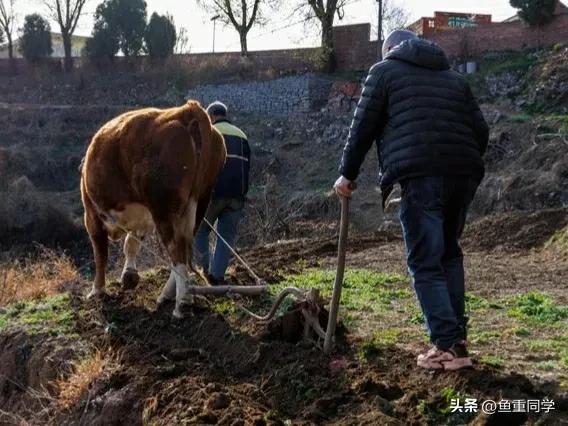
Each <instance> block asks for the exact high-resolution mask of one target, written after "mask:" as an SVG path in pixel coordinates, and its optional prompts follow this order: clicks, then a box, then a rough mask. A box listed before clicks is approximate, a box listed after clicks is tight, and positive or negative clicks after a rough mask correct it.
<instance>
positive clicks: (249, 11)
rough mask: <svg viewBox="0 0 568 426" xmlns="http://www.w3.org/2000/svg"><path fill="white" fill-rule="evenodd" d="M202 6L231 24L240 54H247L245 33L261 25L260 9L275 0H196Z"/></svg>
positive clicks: (262, 21)
mask: <svg viewBox="0 0 568 426" xmlns="http://www.w3.org/2000/svg"><path fill="white" fill-rule="evenodd" d="M197 1H198V3H199V4H200V5H202V7H204V8H205V9H206V10H209V11H210V12H212V13H213V14H216V15H219V16H220V18H219V19H220V20H221V21H222V22H223V23H224V24H226V25H232V26H233V27H234V28H235V30H236V31H237V32H238V33H239V39H240V43H241V55H242V56H248V41H247V35H248V33H249V31H250V30H251V28H252V27H253V26H254V25H262V24H264V23H265V20H264V19H263V18H262V13H261V9H262V8H263V6H273V5H274V4H275V3H276V0H197Z"/></svg>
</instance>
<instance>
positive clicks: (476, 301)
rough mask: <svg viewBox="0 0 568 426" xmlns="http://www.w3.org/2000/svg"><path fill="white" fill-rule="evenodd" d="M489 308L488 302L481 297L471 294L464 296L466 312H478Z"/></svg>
mask: <svg viewBox="0 0 568 426" xmlns="http://www.w3.org/2000/svg"><path fill="white" fill-rule="evenodd" d="M488 307H489V302H488V301H487V299H484V298H483V297H481V296H477V295H475V294H472V293H466V294H465V309H466V311H469V312H471V311H478V310H481V309H487V308H488Z"/></svg>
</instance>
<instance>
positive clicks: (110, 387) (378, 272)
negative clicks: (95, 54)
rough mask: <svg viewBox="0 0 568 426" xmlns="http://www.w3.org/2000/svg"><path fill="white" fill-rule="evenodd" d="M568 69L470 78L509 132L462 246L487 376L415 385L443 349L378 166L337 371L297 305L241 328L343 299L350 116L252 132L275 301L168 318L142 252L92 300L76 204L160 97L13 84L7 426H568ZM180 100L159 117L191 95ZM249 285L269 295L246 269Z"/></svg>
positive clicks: (0, 217)
mask: <svg viewBox="0 0 568 426" xmlns="http://www.w3.org/2000/svg"><path fill="white" fill-rule="evenodd" d="M567 53H568V50H566V49H565V50H562V51H560V52H548V53H547V52H544V53H539V54H534V53H527V54H526V55H521V56H519V57H517V56H518V55H517V54H515V55H513V56H512V57H511V58H505V59H499V60H500V61H501V62H499V61H496V60H494V59H492V60H491V61H493V62H491V61H490V62H489V63H488V64H486V67H485V71H484V72H482V73H480V74H479V75H478V76H476V77H475V78H474V79H472V83H473V85H474V88H475V90H476V92H477V93H479V94H480V96H481V99H482V101H483V106H482V108H483V110H484V112H485V115H486V117H487V118H488V121H490V123H491V128H492V133H491V142H490V146H489V151H488V155H487V157H486V162H487V176H486V179H485V181H484V183H483V184H482V185H481V187H480V188H479V191H478V194H477V196H476V200H475V202H474V204H473V206H472V212H471V213H472V214H471V217H470V220H469V222H468V225H467V227H466V231H465V234H464V238H463V245H464V251H465V254H466V259H465V261H466V274H467V277H466V280H467V289H468V296H467V311H468V314H469V316H470V322H469V324H470V329H469V335H468V343H469V347H470V348H471V349H470V351H471V354H472V357H473V359H474V365H475V369H473V370H467V371H460V372H454V373H440V372H427V371H424V370H422V369H419V368H418V367H416V365H415V363H416V361H415V358H416V354H417V353H419V352H420V351H422V350H424V349H426V348H427V347H428V345H429V344H428V340H427V337H426V331H425V327H424V323H423V322H424V321H423V318H422V315H421V312H420V309H419V306H418V303H417V301H416V299H415V296H414V292H413V289H412V286H411V283H410V279H409V277H408V274H407V272H406V268H405V264H404V256H405V254H404V247H403V243H402V240H401V231H400V229H399V227H398V225H397V224H396V223H397V222H396V218H395V217H394V216H392V217H391V216H389V215H383V214H382V212H381V209H380V202H379V194H378V193H377V189H376V166H375V163H374V161H376V159H375V158H373V157H374V155H371V158H370V159H369V160H368V161H367V162H366V164H365V166H364V170H363V172H362V175H361V178H360V179H359V181H358V183H359V189H358V191H357V194H356V197H355V198H354V200H353V203H352V213H353V214H352V223H351V227H350V237H349V242H348V255H347V271H346V276H345V283H344V289H343V297H342V304H341V308H340V321H341V323H340V326H339V329H338V341H337V346H336V349H335V351H334V352H333V353H332V355H330V356H326V355H324V354H323V352H322V351H321V349H320V347H319V346H320V345H321V342H305V341H302V340H301V339H300V338H299V336H300V324H299V322H298V318H299V313H298V306H296V305H295V304H293V303H292V302H288V303H286V304H284V305H283V307H282V308H281V309H280V310H279V312H278V315H277V319H276V320H275V321H273V322H271V323H270V324H268V325H263V324H260V323H258V322H255V321H253V320H251V319H250V318H249V317H248V316H246V315H245V314H244V313H243V312H242V311H241V310H240V309H239V305H243V306H245V307H246V308H248V309H250V310H252V311H254V312H258V313H264V312H266V311H267V310H268V309H269V307H270V306H271V303H272V301H273V299H274V296H275V295H276V294H277V293H278V292H279V290H280V289H282V288H284V287H286V286H291V285H292V286H297V287H302V288H314V287H315V288H319V289H320V290H321V292H322V295H323V296H324V298H325V299H326V301H328V300H329V296H330V294H331V289H332V286H333V281H334V274H335V256H336V251H337V230H338V224H337V217H338V202H337V199H336V197H335V196H334V195H333V194H332V193H331V191H330V186H331V184H332V182H333V180H334V178H335V177H336V168H337V160H338V158H339V155H340V152H341V149H342V138H343V137H344V134H345V132H346V126H347V125H348V124H349V120H350V116H349V114H347V113H345V112H344V111H343V112H342V111H338V110H334V109H333V107H332V106H327V107H326V108H327V109H325V110H322V111H321V112H315V111H314V112H311V113H309V114H306V115H304V116H301V117H300V116H294V117H270V118H267V117H263V116H259V115H255V114H235V121H236V122H237V123H238V124H239V125H242V127H244V128H246V129H247V133H248V134H249V136H250V138H251V141H253V158H254V159H255V161H254V162H253V170H252V175H253V176H252V182H253V187H252V188H251V203H250V205H249V206H247V210H246V217H245V221H244V223H243V226H242V228H241V235H242V237H241V240H240V243H239V250H240V251H241V253H242V255H243V257H244V258H245V259H246V260H247V261H248V262H249V263H250V265H251V267H252V268H253V269H254V270H255V271H256V272H257V273H258V274H259V275H260V276H261V277H262V278H263V279H265V280H267V282H268V283H269V284H270V294H267V295H265V296H263V297H261V298H257V299H246V298H245V299H213V298H210V299H206V298H198V299H197V301H196V303H195V305H194V306H193V308H192V310H191V312H190V315H189V316H188V317H187V318H185V319H183V320H175V319H173V318H172V316H171V311H172V308H173V307H172V306H171V305H170V306H164V307H162V308H160V309H158V310H157V309H156V298H157V295H158V294H159V292H160V290H161V286H162V285H163V284H164V282H165V280H166V279H167V277H168V273H169V272H168V270H167V269H166V268H165V267H164V263H163V262H162V260H161V259H159V258H156V256H154V255H152V254H151V253H149V252H148V251H145V250H143V252H142V253H141V260H140V264H141V265H142V267H141V271H142V279H141V282H140V284H139V285H138V287H137V288H136V289H134V290H129V291H124V290H122V289H121V287H120V284H119V282H118V277H119V275H120V268H121V267H122V262H123V256H122V254H121V248H120V245H118V244H114V245H113V246H112V248H111V261H110V277H109V281H108V283H107V285H108V287H109V295H108V296H106V297H104V298H103V299H102V300H96V301H87V300H86V299H85V294H86V293H87V292H88V290H89V287H90V286H91V284H92V277H93V263H92V255H91V251H90V247H89V245H88V242H87V239H86V234H85V231H84V229H83V226H82V223H81V215H82V207H81V204H80V201H79V192H78V189H77V188H78V186H77V185H78V173H77V166H78V165H79V163H80V160H81V157H82V155H83V153H84V150H85V147H86V145H87V143H88V141H89V138H90V136H91V135H92V133H93V132H94V131H95V130H96V129H97V128H98V127H99V126H100V125H101V124H102V123H104V122H105V121H106V120H108V119H109V118H110V117H113V116H114V115H116V114H117V113H119V112H122V111H124V110H127V109H131V108H134V107H135V104H138V103H141V102H145V101H147V99H150V98H152V97H153V96H154V95H156V96H157V94H158V93H159V92H160V91H161V90H162V89H163V88H162V87H160V85H159V84H158V83H156V82H155V81H153V82H148V81H147V80H146V79H145V78H144V77H143V76H136V78H135V79H133V81H134V82H135V84H134V83H133V84H134V86H133V87H134V88H133V89H132V90H131V91H130V92H129V93H127V94H125V95H124V94H118V95H117V97H118V99H113V101H114V103H113V102H111V100H109V96H110V95H109V94H113V93H114V91H115V88H114V87H113V84H116V85H123V84H124V81H128V80H129V77H128V76H125V75H121V76H119V77H117V81H116V82H114V83H113V82H112V81H111V80H110V79H109V80H105V79H103V80H104V81H98V80H97V81H93V82H90V83H89V90H92V91H94V93H93V99H94V100H93V101H92V104H90V103H89V102H90V98H89V96H88V93H85V92H81V93H80V94H78V95H77V96H76V99H75V100H76V101H77V102H78V103H80V104H81V105H73V103H72V102H73V101H74V99H73V97H74V92H73V91H74V90H75V88H74V86H73V84H66V85H65V86H64V88H63V89H62V90H57V86H56V85H55V84H56V83H50V84H44V83H42V84H43V85H41V87H39V88H38V90H37V91H36V90H21V88H18V86H17V84H16V83H18V82H17V81H16V82H14V83H13V84H12V83H11V82H9V81H1V80H0V83H1V88H2V90H4V91H5V93H6V99H0V110H1V111H2V112H3V113H4V114H2V115H1V116H0V177H1V178H2V179H1V181H0V425H4V424H6V425H12V424H18V425H25V424H33V425H36V424H38V425H39V424H42V425H43V424H62V425H75V424H79V425H87V424H88V425H123V424H128V425H138V424H148V425H171V424H221V425H235V426H236V425H265V424H266V425H290V424H300V425H302V424H306V425H307V424H341V425H351V424H352V425H365V424H367V425H391V424H392V425H409V424H410V425H441V424H445V425H461V424H472V425H526V424H528V425H537V424H538V425H561V424H568V331H567V330H568V210H567V208H566V206H567V205H568V190H567V188H568V185H567V182H568V162H567V157H566V155H565V154H566V135H567V131H568V127H567V123H568V121H567V116H566V109H562V108H566V104H565V99H564V98H558V99H560V100H559V101H558V103H555V104H554V105H551V106H550V108H548V107H547V108H544V107H543V106H542V105H543V102H544V101H545V99H544V98H543V97H542V96H543V93H549V92H550V93H555V92H553V90H554V88H555V87H557V86H555V85H550V87H549V86H547V80H546V79H545V78H548V77H546V76H547V75H549V74H554V73H555V72H556V71H554V69H556V68H554V66H557V69H564V68H562V67H565V62H564V61H563V58H565V57H566V54H567ZM551 67H552V68H551ZM503 73H508V74H507V75H509V74H510V75H512V76H513V77H514V78H513V84H515V85H517V86H518V87H515V90H516V92H515V93H516V94H515V95H514V96H513V95H511V96H508V95H507V96H504V95H500V94H499V93H500V91H502V90H503V88H502V86H500V85H502V84H503V83H502V82H501V80H506V81H508V82H509V81H511V78H509V77H510V76H509V77H507V78H503ZM547 73H548V74H547ZM556 74H558V75H560V74H561V73H560V72H557V73H556ZM562 75H563V74H562ZM500 79H501V80H500ZM496 82H497V83H496ZM531 82H536V83H535V86H538V87H541V88H543V89H542V90H540V91H536V92H534V91H533V86H531V84H530V83H531ZM20 83H21V82H20ZM25 83H26V84H30V85H31V87H32V89H33V87H35V86H33V85H34V84H39V83H38V82H35V83H33V82H32V83H29V82H25ZM22 84H23V83H22ZM555 84H556V83H555ZM495 85H497V86H498V89H497V90H495V88H494V86H495ZM11 86H13V88H11ZM99 86H100V88H99V89H100V90H99V89H97V87H99ZM137 88H139V89H140V90H138V91H137V90H136V89H137ZM76 90H77V91H79V89H76ZM81 90H82V89H81ZM97 90H99V91H97ZM169 90H170V91H169V92H167V99H166V96H165V95H164V97H163V98H158V99H159V104H160V105H161V104H169V103H171V102H174V100H175V102H177V101H178V100H179V99H181V98H182V97H183V96H182V94H181V92H176V91H175V90H177V89H176V88H174V87H171V88H170V89H169ZM180 90H181V89H180ZM144 91H147V92H144ZM121 96H124V99H122V98H121ZM129 96H132V103H131V104H128V98H129ZM546 96H548V95H546ZM550 96H552V95H550ZM519 99H521V100H523V102H525V103H526V104H527V106H525V107H519V106H518V105H517V103H518V102H519ZM554 99H556V98H554ZM16 102H17V103H18V105H15V103H16ZM147 102H150V101H147ZM157 102H158V101H157ZM563 102H564V103H563ZM330 105H331V102H330ZM329 129H332V131H330V130H329ZM334 132H335V133H334ZM322 135H327V136H326V137H323V136H322ZM314 158H317V159H318V161H314ZM290 171H294V173H291V172H290ZM149 244H151V247H152V249H153V250H154V251H158V252H161V250H162V249H161V248H160V247H159V245H157V243H156V241H154V240H153V239H152V240H151V242H150V243H149ZM230 279H231V281H233V282H234V283H235V284H251V283H252V280H251V278H250V277H249V276H248V274H247V273H246V272H245V270H244V269H243V268H242V267H241V266H239V265H238V264H233V265H232V266H231V269H230ZM324 316H325V315H324ZM466 398H472V399H477V401H478V403H479V404H481V403H482V401H486V400H493V401H496V402H499V401H501V400H510V401H513V400H517V401H518V400H538V401H541V402H542V401H549V400H551V401H554V409H553V410H550V412H548V413H547V412H545V410H544V409H543V410H540V412H535V411H534V410H533V412H532V413H529V414H527V413H524V412H517V413H513V412H511V413H497V414H492V415H488V414H484V413H482V412H481V411H480V410H479V411H478V412H452V409H451V404H452V400H456V399H459V400H460V401H462V402H463V401H464V400H465V399H466ZM542 407H545V404H543V406H542Z"/></svg>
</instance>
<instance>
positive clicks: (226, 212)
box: [194, 198, 244, 280]
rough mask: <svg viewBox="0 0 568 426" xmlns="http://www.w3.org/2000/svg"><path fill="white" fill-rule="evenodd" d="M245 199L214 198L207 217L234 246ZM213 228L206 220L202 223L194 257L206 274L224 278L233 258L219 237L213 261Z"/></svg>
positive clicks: (198, 232)
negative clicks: (210, 235)
mask: <svg viewBox="0 0 568 426" xmlns="http://www.w3.org/2000/svg"><path fill="white" fill-rule="evenodd" d="M243 208H244V200H243V199H242V198H213V199H212V200H211V204H209V208H208V209H207V213H206V214H205V218H206V219H207V220H208V221H209V223H211V224H212V225H215V222H217V224H216V229H217V232H218V233H219V234H220V235H221V236H222V237H223V238H224V239H225V241H226V242H227V243H228V244H229V245H231V247H234V245H235V242H236V241H237V235H238V225H239V221H240V219H241V217H242V215H243ZM210 232H211V228H209V225H207V224H206V223H205V222H203V223H202V224H201V226H200V227H199V230H198V231H197V235H196V236H195V245H194V249H195V250H194V252H195V254H194V259H195V260H196V261H197V263H199V265H201V267H202V268H203V270H204V271H205V273H206V274H210V275H211V276H212V277H213V278H214V279H217V280H223V279H224V278H225V271H226V270H227V267H228V266H229V261H230V260H231V251H230V249H229V247H227V244H225V243H224V242H223V241H221V240H220V239H217V243H216V244H215V254H214V255H213V261H211V258H210V254H209V234H210Z"/></svg>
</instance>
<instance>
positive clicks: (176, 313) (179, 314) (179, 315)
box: [172, 308, 185, 320]
mask: <svg viewBox="0 0 568 426" xmlns="http://www.w3.org/2000/svg"><path fill="white" fill-rule="evenodd" d="M172 315H173V317H174V318H175V319H178V320H181V319H184V317H185V315H184V313H183V312H182V310H181V309H179V308H175V309H174V312H173V313H172Z"/></svg>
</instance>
